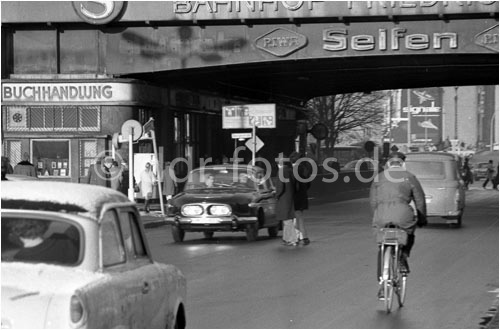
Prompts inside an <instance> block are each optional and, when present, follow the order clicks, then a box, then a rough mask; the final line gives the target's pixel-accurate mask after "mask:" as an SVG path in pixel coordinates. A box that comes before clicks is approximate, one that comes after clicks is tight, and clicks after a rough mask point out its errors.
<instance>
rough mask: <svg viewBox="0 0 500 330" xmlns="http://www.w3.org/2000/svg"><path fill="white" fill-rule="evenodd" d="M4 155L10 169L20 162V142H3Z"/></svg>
mask: <svg viewBox="0 0 500 330" xmlns="http://www.w3.org/2000/svg"><path fill="white" fill-rule="evenodd" d="M5 148H6V150H5V153H4V155H7V157H8V158H9V161H10V165H11V166H12V167H14V166H16V164H17V163H19V162H20V161H21V151H22V150H21V141H19V140H7V141H5Z"/></svg>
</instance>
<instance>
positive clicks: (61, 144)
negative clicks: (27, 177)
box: [31, 139, 71, 177]
mask: <svg viewBox="0 0 500 330" xmlns="http://www.w3.org/2000/svg"><path fill="white" fill-rule="evenodd" d="M31 150H32V155H31V159H32V160H33V165H35V168H36V170H37V173H38V176H39V177H44V176H60V177H69V176H71V173H70V169H71V166H70V164H71V159H70V154H71V152H70V143H69V140H53V139H44V140H31Z"/></svg>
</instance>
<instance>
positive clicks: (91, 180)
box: [84, 157, 110, 188]
mask: <svg viewBox="0 0 500 330" xmlns="http://www.w3.org/2000/svg"><path fill="white" fill-rule="evenodd" d="M84 183H87V184H93V185H96V186H101V187H108V188H109V187H110V182H109V170H108V169H107V168H106V167H105V166H104V163H103V158H102V157H97V158H96V160H95V163H94V164H92V165H90V167H89V172H88V174H87V176H86V178H85V180H84Z"/></svg>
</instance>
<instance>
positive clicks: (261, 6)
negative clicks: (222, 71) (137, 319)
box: [173, 1, 325, 14]
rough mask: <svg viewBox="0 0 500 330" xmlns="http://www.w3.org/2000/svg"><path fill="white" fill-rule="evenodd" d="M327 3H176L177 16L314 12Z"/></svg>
mask: <svg viewBox="0 0 500 330" xmlns="http://www.w3.org/2000/svg"><path fill="white" fill-rule="evenodd" d="M318 2H325V1H174V7H173V10H174V13H175V14H189V13H198V12H205V13H212V14H213V13H218V12H220V11H226V12H241V11H242V10H247V11H250V12H265V11H271V10H273V11H278V10H279V9H280V8H283V9H286V10H289V11H297V10H299V9H301V8H307V9H308V10H313V9H314V7H315V6H317V5H316V4H315V3H318Z"/></svg>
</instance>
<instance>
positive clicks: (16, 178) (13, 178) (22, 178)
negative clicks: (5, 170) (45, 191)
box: [5, 174, 38, 181]
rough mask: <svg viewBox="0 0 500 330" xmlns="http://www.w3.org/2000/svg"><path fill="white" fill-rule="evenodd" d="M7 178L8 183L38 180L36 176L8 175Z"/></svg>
mask: <svg viewBox="0 0 500 330" xmlns="http://www.w3.org/2000/svg"><path fill="white" fill-rule="evenodd" d="M5 177H6V178H7V180H8V181H35V180H38V178H37V177H35V176H29V175H22V174H6V175H5Z"/></svg>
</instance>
